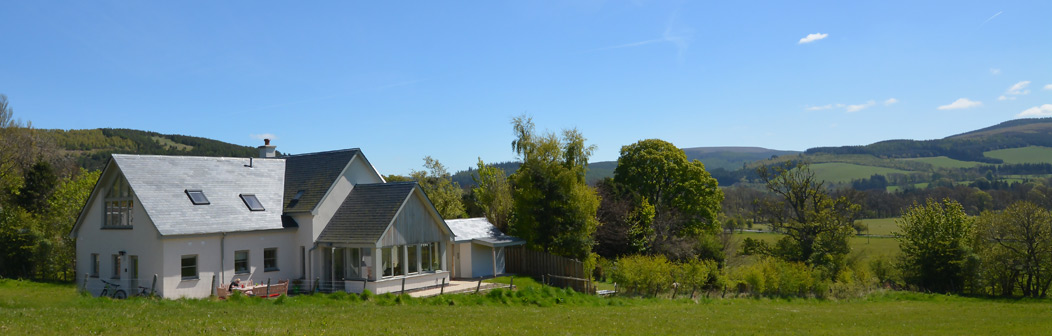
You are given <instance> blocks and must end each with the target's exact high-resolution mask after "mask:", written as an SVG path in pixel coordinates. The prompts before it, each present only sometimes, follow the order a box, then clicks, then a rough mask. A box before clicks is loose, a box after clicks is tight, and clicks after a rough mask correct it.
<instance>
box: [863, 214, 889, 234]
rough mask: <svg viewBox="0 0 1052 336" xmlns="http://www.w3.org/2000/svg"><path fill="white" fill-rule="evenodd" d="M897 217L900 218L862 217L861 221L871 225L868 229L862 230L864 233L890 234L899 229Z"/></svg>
mask: <svg viewBox="0 0 1052 336" xmlns="http://www.w3.org/2000/svg"><path fill="white" fill-rule="evenodd" d="M896 219H898V218H875V219H860V220H859V221H860V222H862V224H866V225H867V226H869V230H868V231H862V233H863V234H871V235H878V236H890V235H891V234H892V233H894V232H895V231H897V230H898V224H895V220H896Z"/></svg>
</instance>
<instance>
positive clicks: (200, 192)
mask: <svg viewBox="0 0 1052 336" xmlns="http://www.w3.org/2000/svg"><path fill="white" fill-rule="evenodd" d="M183 192H184V193H186V197H187V198H190V203H192V204H193V205H209V204H212V202H211V201H209V200H208V196H206V195H205V192H204V190H201V189H185V190H183ZM194 194H197V195H200V196H201V199H197V198H195V197H194Z"/></svg>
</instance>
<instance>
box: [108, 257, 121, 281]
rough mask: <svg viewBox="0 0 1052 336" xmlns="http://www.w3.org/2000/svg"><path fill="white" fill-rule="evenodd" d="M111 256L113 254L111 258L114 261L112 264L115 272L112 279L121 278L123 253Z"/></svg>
mask: <svg viewBox="0 0 1052 336" xmlns="http://www.w3.org/2000/svg"><path fill="white" fill-rule="evenodd" d="M111 256H112V258H110V261H112V264H111V266H113V272H112V273H111V274H110V279H120V278H121V255H120V254H113V255H111Z"/></svg>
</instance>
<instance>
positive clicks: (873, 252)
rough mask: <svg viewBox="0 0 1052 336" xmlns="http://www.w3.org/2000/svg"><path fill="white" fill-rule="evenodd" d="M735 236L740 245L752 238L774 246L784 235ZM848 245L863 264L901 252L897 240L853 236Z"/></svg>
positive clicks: (745, 234)
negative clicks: (742, 241) (744, 240)
mask: <svg viewBox="0 0 1052 336" xmlns="http://www.w3.org/2000/svg"><path fill="white" fill-rule="evenodd" d="M734 235H735V240H736V241H737V243H738V244H740V243H741V240H742V239H745V238H752V239H759V240H763V241H766V242H767V243H768V244H771V245H774V244H775V243H776V242H777V241H778V239H780V238H782V235H781V234H779V233H755V232H745V233H735V234H734ZM848 245H849V246H850V247H851V253H852V254H853V255H857V256H858V257H859V258H860V259H861V261H863V262H869V260H872V259H875V258H880V257H887V258H894V257H895V256H896V255H898V254H899V251H900V250H899V241H898V240H896V239H895V238H880V237H863V236H851V238H850V239H849V240H848ZM734 250H735V251H737V250H738V247H735V248H734Z"/></svg>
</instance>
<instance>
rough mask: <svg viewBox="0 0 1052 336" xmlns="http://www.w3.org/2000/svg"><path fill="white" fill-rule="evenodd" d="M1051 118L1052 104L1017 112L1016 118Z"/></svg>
mask: <svg viewBox="0 0 1052 336" xmlns="http://www.w3.org/2000/svg"><path fill="white" fill-rule="evenodd" d="M1036 117H1052V104H1044V105H1041V106H1034V107H1031V108H1028V109H1026V110H1023V112H1019V114H1017V115H1016V118H1036Z"/></svg>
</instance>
